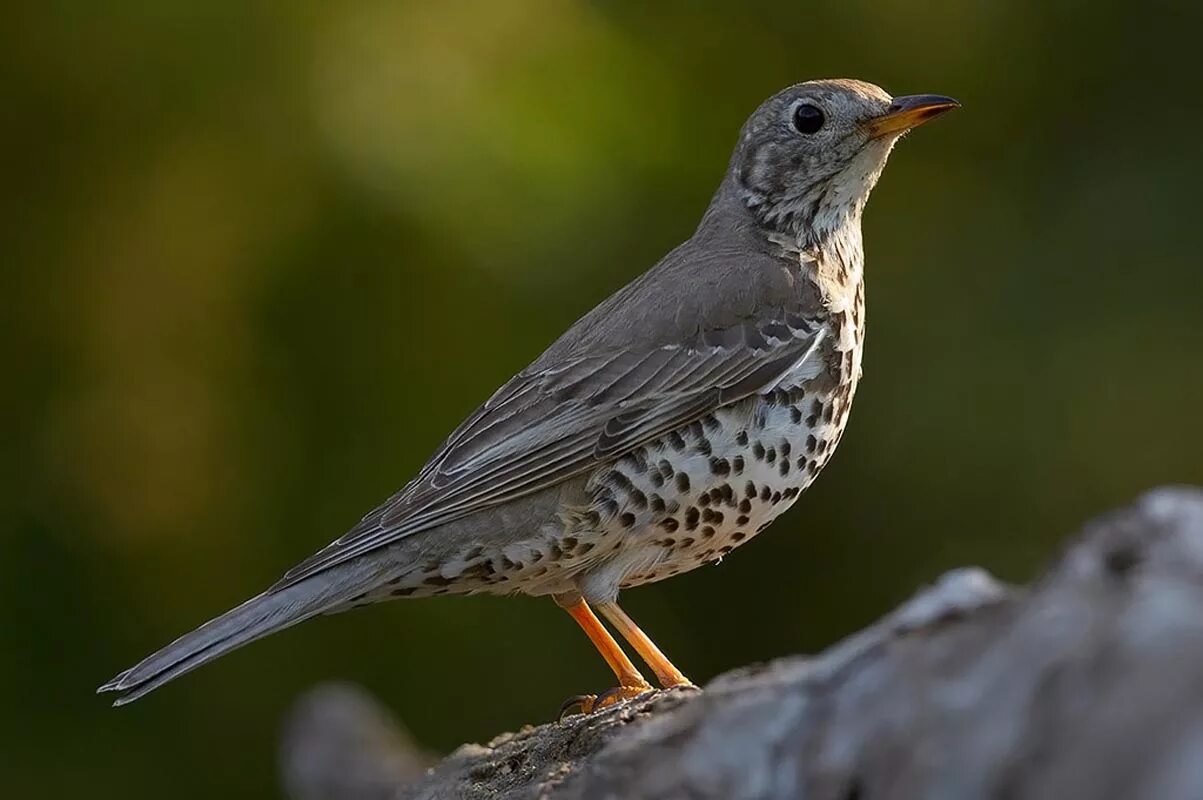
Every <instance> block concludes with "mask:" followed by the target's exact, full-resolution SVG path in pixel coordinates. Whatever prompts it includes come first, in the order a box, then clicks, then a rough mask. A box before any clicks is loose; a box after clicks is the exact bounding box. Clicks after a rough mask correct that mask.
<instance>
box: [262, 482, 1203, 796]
mask: <svg viewBox="0 0 1203 800" xmlns="http://www.w3.org/2000/svg"><path fill="white" fill-rule="evenodd" d="M361 712H362V716H361V721H362V724H363V725H364V731H365V732H363V733H361V734H355V733H351V732H350V731H349V730H348V726H347V725H346V724H345V720H344V724H342V725H335V726H333V727H332V728H331V727H327V729H326V733H323V732H322V731H321V730H318V729H317V728H316V727H315V728H313V729H307V728H306V724H307V722H306V720H309V723H313V724H316V723H315V722H314V720H315V719H320V715H317V717H314V716H313V715H310V717H306V715H304V714H300V715H299V716H297V717H294V722H293V725H292V726H291V727H290V730H291V735H290V739H289V741H290V742H291V744H289V743H288V742H286V744H285V753H286V755H285V758H284V761H285V765H286V767H285V774H286V786H287V787H288V789H289V792H290V793H291V796H292V797H294V798H298V800H301V799H302V798H303V799H304V800H310V799H311V798H322V797H333V796H335V795H333V794H321V793H309V794H305V793H303V792H301V791H298V789H297V788H296V787H303V786H315V785H334V783H328V784H323V783H322V781H321V780H320V776H319V775H318V773H320V772H321V771H322V770H323V769H330V770H343V771H347V770H350V771H356V770H359V771H362V772H363V774H364V775H368V776H370V777H369V778H368V779H366V780H365V781H362V782H361V781H357V780H349V773H348V780H346V781H344V782H343V783H341V784H339V785H340V786H341V787H342V791H341V794H338V795H337V796H340V797H344V798H348V799H349V800H357V798H369V797H370V798H379V797H395V798H406V799H407V800H418V799H419V798H422V799H429V800H435V799H436V798H437V799H439V800H442V799H443V798H447V799H450V798H465V800H484V798H489V799H490V800H494V799H495V798H503V797H504V798H544V797H546V798H556V800H561V799H562V800H609V799H610V798H621V799H622V800H638V799H639V798H698V800H703V799H708V798H714V799H715V800H718V799H719V798H722V799H723V800H730V799H731V798H765V799H766V800H767V799H768V798H791V799H793V798H807V799H810V798H813V799H814V800H902V799H904V798H906V799H907V800H909V799H911V798H916V799H918V798H922V800H940V799H942V798H987V797H989V798H998V799H999V800H1002V799H1004V798H1005V800H1029V799H1031V800H1036V799H1038V798H1048V799H1049V800H1052V799H1053V798H1057V800H1063V799H1064V798H1101V799H1103V800H1106V799H1107V798H1115V799H1116V800H1120V798H1123V800H1128V799H1129V798H1142V800H1162V799H1164V800H1171V799H1177V798H1182V799H1183V800H1186V799H1187V798H1190V799H1191V800H1193V799H1194V798H1199V797H1203V492H1201V491H1199V490H1196V489H1189V488H1167V489H1160V490H1157V491H1154V492H1151V493H1149V494H1147V495H1145V496H1144V497H1143V498H1141V499H1140V500H1139V501H1138V502H1137V503H1136V504H1135V505H1133V506H1131V507H1129V508H1126V509H1123V510H1121V511H1118V512H1115V513H1113V514H1111V515H1108V516H1106V517H1104V518H1102V519H1100V520H1098V521H1096V522H1094V523H1092V524H1090V525H1088V526H1087V528H1086V529H1085V531H1084V532H1083V533H1082V535H1081V536H1080V537H1079V538H1078V539H1077V540H1076V541H1074V542H1073V543H1071V544H1070V546H1069V547H1068V549H1067V550H1066V551H1065V553H1064V554H1063V555H1062V557H1061V558H1060V560H1059V561H1058V562H1057V563H1056V564H1055V565H1054V566H1052V568H1051V569H1050V570H1049V571H1048V572H1047V573H1046V574H1045V575H1044V576H1043V577H1042V578H1041V579H1039V580H1038V581H1036V582H1035V583H1034V584H1033V585H1032V586H1031V587H1029V588H1012V587H1007V586H1004V585H1002V584H1000V583H998V582H996V581H995V580H993V579H992V578H991V577H990V576H989V575H988V574H986V573H985V572H983V571H981V570H978V569H963V570H958V571H955V572H952V573H949V574H948V575H945V576H944V577H943V578H941V579H940V580H939V581H938V582H937V583H936V584H935V585H934V586H932V587H930V588H927V589H925V590H923V591H921V592H919V593H918V594H917V595H916V596H915V597H914V598H913V599H911V600H910V601H909V602H907V603H905V604H904V605H903V606H902V607H900V608H898V609H897V610H895V611H894V612H893V613H891V614H889V615H888V616H886V617H885V618H883V619H882V620H880V621H879V622H877V623H876V624H874V625H872V626H871V627H869V628H867V629H865V630H863V631H860V632H858V633H856V634H853V635H852V636H850V637H848V638H847V639H845V640H844V641H842V642H840V643H839V644H837V645H835V646H833V647H831V648H830V649H828V650H827V651H825V652H824V653H822V654H821V655H818V656H815V657H803V656H795V657H790V658H784V659H781V660H778V661H775V662H772V663H770V664H765V665H758V666H752V667H746V668H743V669H738V670H735V671H733V672H730V673H728V674H726V675H723V676H720V677H719V678H717V679H715V680H714V681H713V682H712V683H711V684H710V685H709V686H707V687H706V689H705V691H704V692H696V691H692V690H673V691H669V692H660V693H655V694H650V695H646V696H644V697H641V698H637V699H636V700H633V701H631V702H629V703H625V704H623V705H620V706H618V707H615V708H611V709H607V710H604V711H602V712H599V713H596V714H593V715H591V716H587V717H582V716H577V717H572V718H569V719H568V720H566V721H565V722H563V723H558V724H555V723H553V724H547V725H542V726H540V727H538V728H530V729H527V730H524V731H521V732H519V733H516V734H506V735H504V736H501V737H498V738H497V739H495V740H494V741H492V742H490V743H489V744H488V745H485V746H479V745H471V746H465V747H462V748H460V749H459V750H457V751H456V752H455V753H454V754H452V755H451V756H449V757H448V758H447V759H445V760H444V761H442V762H441V763H440V764H439V765H437V766H436V767H435V768H434V769H433V770H431V771H429V772H427V773H426V774H423V775H417V776H415V775H414V774H413V773H412V772H407V771H406V770H402V769H397V770H395V771H394V772H390V769H392V768H389V767H387V766H386V768H378V767H380V765H388V764H394V765H395V764H396V763H398V761H397V756H396V754H395V753H393V752H392V751H391V749H390V748H392V747H394V746H395V745H386V744H383V742H384V741H386V740H387V738H388V737H384V738H383V739H381V738H379V737H376V736H373V735H368V734H367V733H366V731H367V730H369V729H372V728H373V726H377V727H378V723H379V719H380V712H377V711H371V712H368V711H366V710H364V709H361ZM373 720H375V721H373ZM351 727H354V726H351ZM323 737H332V739H333V741H334V742H335V744H333V745H330V746H323V745H322V744H321V741H322V738H323ZM359 738H363V739H364V741H368V742H372V743H373V744H371V745H370V746H368V747H365V748H364V749H363V752H362V753H360V754H359V755H358V756H357V757H355V758H348V757H346V756H342V757H333V756H329V755H327V756H324V757H322V758H316V759H315V758H311V757H301V756H298V755H297V754H296V753H295V752H292V753H291V754H290V752H291V750H292V749H293V748H296V747H298V743H301V744H304V743H306V742H308V745H306V746H307V747H309V748H310V750H309V752H323V750H325V752H327V753H336V752H340V751H345V750H346V742H348V741H357V740H358V739H359ZM338 742H341V743H342V744H337V743H338ZM290 765H291V766H290ZM295 770H302V771H304V772H305V773H306V775H308V777H307V778H306V779H304V780H301V779H300V778H298V776H297V774H296V772H295ZM386 775H395V777H392V778H389V779H387V780H386V779H385V777H384V776H386ZM390 780H391V783H389V782H388V781H390ZM359 786H363V787H365V788H364V789H363V790H360V789H358V788H356V787H359ZM386 789H387V791H385V790H386Z"/></svg>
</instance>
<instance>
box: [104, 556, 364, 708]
mask: <svg viewBox="0 0 1203 800" xmlns="http://www.w3.org/2000/svg"><path fill="white" fill-rule="evenodd" d="M351 594H354V592H353V591H350V587H347V586H346V585H345V584H344V585H343V586H341V587H337V588H336V587H335V586H334V585H333V584H332V582H331V581H330V580H329V576H326V575H315V576H313V577H312V578H310V579H309V580H306V581H302V582H301V583H298V584H294V585H293V586H290V587H288V588H287V589H284V590H282V591H279V592H270V591H269V592H265V593H263V594H260V595H258V596H256V597H252V598H251V599H250V600H247V601H246V602H245V603H243V604H242V605H240V606H237V607H236V608H232V609H230V610H229V611H227V612H226V613H224V614H222V615H221V616H219V617H216V618H215V619H212V620H210V621H208V622H206V623H205V624H204V625H202V626H200V627H199V628H197V629H196V630H194V631H192V632H191V633H186V634H184V635H183V636H181V637H180V638H178V639H176V640H175V641H174V642H172V643H171V644H169V645H167V646H166V647H164V648H163V649H161V650H159V651H158V652H156V653H153V654H151V655H150V656H147V657H146V658H145V659H143V660H142V661H141V662H139V663H138V664H135V665H134V666H133V667H130V668H129V669H127V670H125V671H124V672H122V673H120V674H119V675H117V676H116V677H115V678H113V679H112V680H111V681H109V682H108V683H106V684H104V685H103V686H101V687H100V688H99V689H97V692H121V693H122V695H121V696H120V697H118V698H117V699H116V700H115V701H114V702H113V705H115V706H121V705H125V704H126V703H132V702H133V701H134V700H137V699H138V698H139V697H142V696H144V695H146V694H148V693H150V692H152V691H154V690H155V689H157V688H159V687H160V686H162V685H163V684H165V683H167V682H168V681H171V680H174V679H175V678H178V677H180V676H181V675H184V674H185V673H188V672H191V671H192V670H194V669H196V668H197V667H199V666H202V665H204V664H207V663H209V662H210V661H213V660H214V659H217V658H220V657H221V656H223V655H225V654H226V653H228V652H230V651H231V650H234V649H236V648H239V647H242V646H243V645H244V644H248V643H250V642H253V641H255V640H256V639H261V638H263V637H264V636H267V635H269V634H272V633H275V632H277V631H282V630H284V629H285V628H288V627H291V626H293V625H296V624H297V623H298V622H302V621H304V620H307V619H309V618H310V617H313V616H315V615H317V614H320V613H322V612H323V611H325V610H327V609H329V608H330V607H331V606H334V605H337V604H339V603H341V602H343V601H345V600H346V598H347V597H348V596H349V595H351Z"/></svg>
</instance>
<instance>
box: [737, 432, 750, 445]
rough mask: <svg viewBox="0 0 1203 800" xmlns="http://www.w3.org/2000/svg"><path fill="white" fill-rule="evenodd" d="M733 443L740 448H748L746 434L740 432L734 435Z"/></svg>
mask: <svg viewBox="0 0 1203 800" xmlns="http://www.w3.org/2000/svg"><path fill="white" fill-rule="evenodd" d="M735 443H736V444H737V445H739V446H740V447H747V446H748V432H747V431H740V432H739V433H737V434H735Z"/></svg>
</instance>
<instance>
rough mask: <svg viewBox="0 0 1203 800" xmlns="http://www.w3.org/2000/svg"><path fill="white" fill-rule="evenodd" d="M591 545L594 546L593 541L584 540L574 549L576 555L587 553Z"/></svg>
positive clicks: (591, 547)
mask: <svg viewBox="0 0 1203 800" xmlns="http://www.w3.org/2000/svg"><path fill="white" fill-rule="evenodd" d="M593 547H594V544H593V542H585V543H584V544H582V545H581V546H580V547H578V548H577V549H576V552H577V555H582V556H583V555H585V553H588V552H589V551H590V550H592V549H593Z"/></svg>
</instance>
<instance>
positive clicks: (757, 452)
mask: <svg viewBox="0 0 1203 800" xmlns="http://www.w3.org/2000/svg"><path fill="white" fill-rule="evenodd" d="M752 455H753V456H755V458H756V460H757V461H763V460H764V445H763V444H761V443H760V442H759V441H756V442H754V443H753V444H752Z"/></svg>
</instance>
